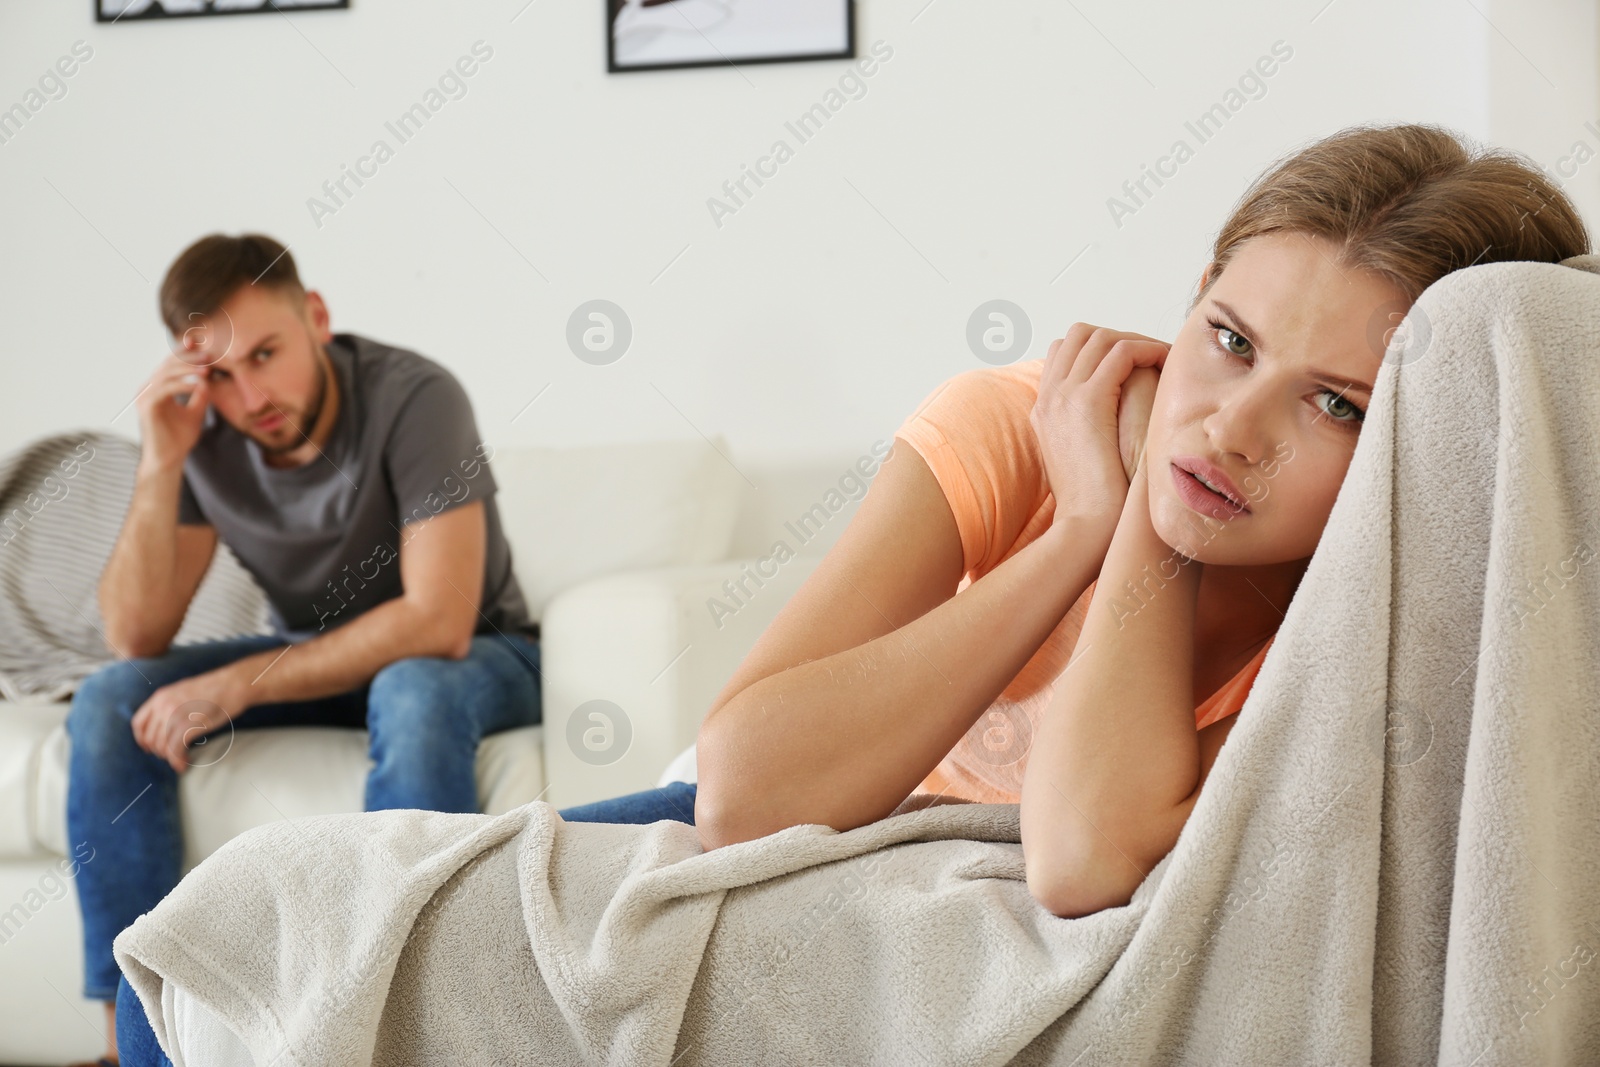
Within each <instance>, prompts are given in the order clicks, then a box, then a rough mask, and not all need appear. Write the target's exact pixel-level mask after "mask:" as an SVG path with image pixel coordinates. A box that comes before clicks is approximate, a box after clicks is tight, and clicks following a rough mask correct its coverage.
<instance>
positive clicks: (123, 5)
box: [94, 0, 350, 22]
mask: <svg viewBox="0 0 1600 1067" xmlns="http://www.w3.org/2000/svg"><path fill="white" fill-rule="evenodd" d="M349 7H350V0H94V20H95V21H96V22H144V21H147V20H149V19H182V18H196V17H204V16H208V15H268V14H274V13H287V12H290V11H339V10H347V9H348V8H349Z"/></svg>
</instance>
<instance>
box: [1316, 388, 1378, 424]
mask: <svg viewBox="0 0 1600 1067" xmlns="http://www.w3.org/2000/svg"><path fill="white" fill-rule="evenodd" d="M1322 395H1323V396H1326V397H1329V398H1331V399H1329V401H1328V406H1327V407H1325V408H1323V409H1322V410H1323V411H1325V412H1326V413H1327V414H1328V415H1329V416H1330V417H1332V419H1333V421H1335V422H1349V423H1355V424H1356V425H1358V426H1359V425H1360V424H1361V421H1362V420H1363V419H1365V418H1366V417H1367V413H1366V412H1365V411H1362V410H1361V409H1360V408H1359V407H1357V406H1356V405H1354V404H1352V403H1350V401H1349V400H1347V399H1345V398H1344V397H1343V396H1342V395H1340V394H1339V393H1335V392H1334V391H1332V390H1331V389H1325V390H1323V392H1322ZM1335 404H1342V405H1343V408H1342V409H1336V408H1335V407H1334V405H1335Z"/></svg>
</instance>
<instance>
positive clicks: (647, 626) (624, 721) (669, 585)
mask: <svg viewBox="0 0 1600 1067" xmlns="http://www.w3.org/2000/svg"><path fill="white" fill-rule="evenodd" d="M818 562H819V560H818V559H812V558H794V559H791V560H789V561H788V562H787V563H784V564H782V565H781V566H778V567H777V573H776V574H773V575H771V576H770V577H769V576H768V575H766V574H764V573H762V572H761V571H758V570H757V569H756V561H755V560H745V559H737V560H723V561H721V562H718V563H708V564H701V565H696V566H683V567H662V568H657V569H653V570H641V571H630V572H626V573H622V574H613V575H608V576H606V577H604V578H597V579H594V580H593V581H588V582H583V583H580V584H578V585H575V586H572V587H571V588H569V589H566V590H564V591H563V592H561V593H559V594H557V595H556V596H555V597H554V598H553V599H551V601H550V602H549V604H547V605H546V607H545V610H544V616H543V618H542V619H541V621H540V635H541V641H542V645H543V647H542V649H541V651H542V656H541V663H542V670H543V675H544V678H543V698H544V723H545V727H544V765H545V777H546V781H547V782H548V783H549V788H548V791H547V792H546V793H545V796H544V798H543V799H544V800H546V801H548V802H549V803H551V804H554V805H555V806H556V807H569V806H571V805H573V804H584V803H588V802H590V801H594V800H605V799H608V798H610V797H616V796H622V795H623V794H625V793H634V792H638V791H639V790H641V789H653V788H655V784H656V781H657V779H658V778H659V777H660V776H661V773H662V771H663V770H664V769H665V768H666V767H667V765H668V764H669V763H671V762H672V760H673V758H674V757H675V756H677V755H678V754H679V753H681V752H682V751H683V750H684V749H685V748H686V747H688V746H689V745H690V744H692V743H693V742H694V739H695V735H696V733H698V731H699V729H700V720H701V719H703V718H704V717H705V713H706V710H707V709H708V708H709V707H710V706H711V702H712V701H713V700H714V699H716V696H717V694H718V693H719V692H721V690H722V687H723V686H724V685H725V684H726V683H727V681H728V679H729V678H730V677H731V676H732V674H733V672H734V670H735V669H736V668H737V667H738V665H739V663H740V662H741V661H742V660H743V659H744V657H745V654H746V653H747V652H749V651H750V648H751V646H753V645H754V644H755V643H756V639H757V638H758V637H760V636H761V633H762V631H764V630H765V629H766V628H767V624H768V623H770V622H771V621H772V620H773V618H774V617H776V616H777V614H778V611H779V610H780V609H781V608H782V607H783V605H784V604H785V603H787V602H788V600H789V598H790V597H791V596H793V595H794V593H795V591H796V590H797V589H799V588H800V585H801V583H802V582H804V581H805V579H806V578H807V576H809V575H810V573H811V572H812V570H814V569H815V568H816V565H817V563H818ZM773 566H774V565H773V564H772V563H771V561H767V569H768V570H771V569H772V568H773ZM741 578H743V583H742V584H743V587H744V590H747V591H748V594H747V593H746V592H743V591H738V590H736V589H735V587H734V586H733V585H732V583H736V582H739V581H740V579H741ZM757 581H759V582H760V585H759V586H758V585H757V584H756V583H757ZM730 589H734V590H735V591H734V593H733V594H732V595H730ZM591 701H603V702H607V703H600V704H590V703H589V702H591ZM584 705H588V706H584ZM580 709H581V712H582V714H576V713H578V712H579V711H580Z"/></svg>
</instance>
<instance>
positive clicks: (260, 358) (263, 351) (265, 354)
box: [256, 348, 272, 363]
mask: <svg viewBox="0 0 1600 1067" xmlns="http://www.w3.org/2000/svg"><path fill="white" fill-rule="evenodd" d="M271 355H272V349H270V348H258V349H256V362H257V363H265V362H266V361H267V359H268V358H270V357H271Z"/></svg>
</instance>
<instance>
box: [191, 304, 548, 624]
mask: <svg viewBox="0 0 1600 1067" xmlns="http://www.w3.org/2000/svg"><path fill="white" fill-rule="evenodd" d="M325 347H326V349H327V352H328V356H329V359H330V360H331V361H332V363H333V367H334V370H335V372H336V373H337V374H338V378H339V391H340V395H339V412H338V417H337V418H336V419H335V421H334V425H333V433H332V434H331V435H330V436H329V438H328V441H327V443H326V444H325V445H324V446H323V448H322V455H320V456H318V457H317V458H316V459H313V460H312V461H311V462H310V463H307V464H305V465H303V466H300V467H289V468H276V467H269V466H267V465H266V463H265V462H264V461H263V460H262V456H261V449H260V447H259V446H258V445H257V444H256V443H255V442H254V441H251V440H250V439H249V438H247V437H245V436H244V435H243V434H240V433H239V432H237V431H236V430H234V428H233V427H231V426H229V425H228V424H227V423H226V422H225V421H224V420H222V419H221V418H219V417H218V416H217V413H216V411H215V410H211V411H208V412H207V413H206V428H205V429H204V430H203V431H202V433H201V435H200V440H199V442H198V443H197V444H196V445H195V448H194V450H193V451H192V452H190V454H189V458H188V460H187V461H186V462H185V463H184V468H183V490H182V493H181V494H180V498H179V505H178V521H179V522H180V523H188V524H196V523H202V524H209V525H211V526H213V527H215V528H216V531H217V536H218V537H219V538H220V539H221V540H222V541H223V543H225V544H226V545H227V546H228V547H229V548H230V549H232V550H233V553H234V555H236V556H237V557H239V561H240V562H241V563H243V564H244V566H245V568H246V569H247V570H248V571H249V572H250V573H251V574H252V575H254V576H255V579H256V581H257V582H258V583H259V584H260V585H261V588H262V589H263V590H265V591H266V594H267V600H268V601H269V603H270V605H271V616H272V625H273V629H274V630H276V631H277V632H278V634H279V635H281V636H283V637H285V638H287V639H289V640H303V639H305V638H308V637H314V636H316V635H318V634H320V633H325V632H327V631H328V630H331V629H333V628H334V627H336V626H340V625H343V624H344V623H347V622H349V621H350V620H351V619H353V618H355V617H356V616H358V615H360V614H361V613H362V612H364V611H369V610H371V609H372V608H374V607H376V606H377V605H379V604H381V603H383V602H384V601H386V600H389V599H391V598H393V597H396V596H399V595H400V592H401V582H400V555H399V554H400V549H401V546H402V545H403V544H404V542H405V541H406V540H407V539H408V538H410V537H412V536H414V535H415V534H416V526H415V525H414V524H415V523H417V522H420V521H421V520H423V519H427V518H430V517H432V516H434V515H437V514H440V513H442V512H444V511H448V510H449V509H451V508H454V507H457V506H459V505H461V504H466V503H469V502H471V501H474V500H482V501H483V510H484V519H485V521H486V523H487V526H488V544H487V553H486V555H485V558H484V568H483V591H482V595H481V599H480V601H479V607H480V609H481V612H482V615H481V617H480V619H479V623H478V627H477V631H476V632H477V633H493V632H495V631H497V630H498V631H500V632H502V633H505V634H508V635H509V634H515V633H522V634H525V635H527V636H529V637H534V638H537V637H538V636H539V624H538V623H536V622H534V621H532V620H531V619H530V618H529V617H528V608H527V603H526V602H525V601H524V600H523V598H522V589H521V587H520V586H518V584H517V579H516V575H515V574H513V573H512V570H511V548H510V546H509V545H507V544H506V539H505V534H504V532H503V531H502V530H501V527H500V513H499V511H498V510H497V509H496V508H495V502H494V492H495V481H494V475H493V474H491V473H490V471H489V457H490V456H491V455H492V454H493V449H492V447H491V446H490V445H489V444H488V442H486V441H484V440H483V439H482V438H481V437H479V436H478V430H477V425H476V423H475V422H474V420H473V417H472V405H471V403H470V402H469V401H468V400H467V394H466V392H465V391H464V390H463V389H462V388H461V384H460V383H459V382H457V381H456V379H455V377H454V376H453V375H451V373H450V372H449V371H447V370H445V369H444V368H443V367H441V366H440V365H439V364H437V363H435V362H433V361H432V360H430V359H427V358H426V357H424V356H420V355H418V354H417V353H415V352H411V351H408V350H406V349H403V348H394V347H392V346H390V345H386V344H384V343H382V342H381V341H373V340H371V339H369V338H366V337H360V336H357V335H356V334H351V333H340V334H334V336H333V339H332V341H330V342H329V343H328V344H327V345H326V346H325Z"/></svg>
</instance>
